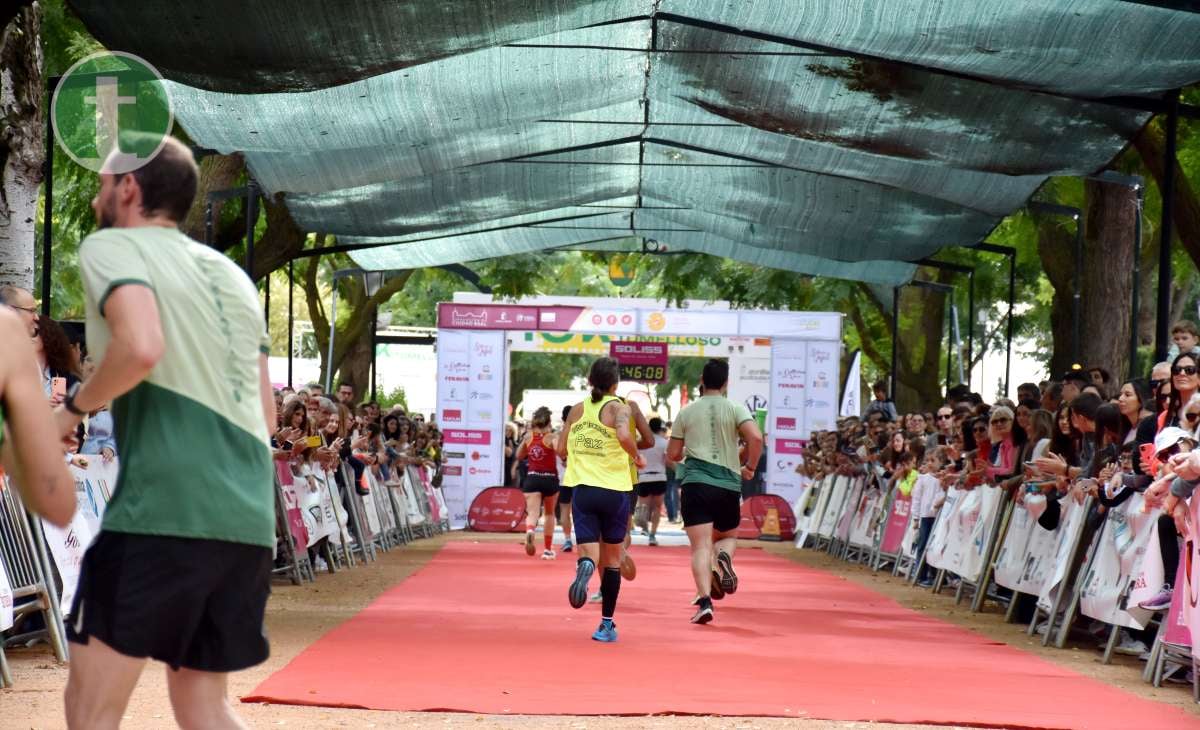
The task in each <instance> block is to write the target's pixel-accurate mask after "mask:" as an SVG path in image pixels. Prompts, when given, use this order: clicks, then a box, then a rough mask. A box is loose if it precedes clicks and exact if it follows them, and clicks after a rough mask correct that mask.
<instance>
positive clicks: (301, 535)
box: [275, 459, 309, 550]
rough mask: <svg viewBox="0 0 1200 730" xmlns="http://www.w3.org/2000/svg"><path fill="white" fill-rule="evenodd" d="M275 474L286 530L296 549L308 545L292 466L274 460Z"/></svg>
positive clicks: (306, 531) (306, 530)
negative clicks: (285, 517) (286, 525)
mask: <svg viewBox="0 0 1200 730" xmlns="http://www.w3.org/2000/svg"><path fill="white" fill-rule="evenodd" d="M275 474H276V476H277V477H278V478H279V491H280V493H281V494H282V495H283V508H284V511H285V512H286V513H287V520H288V531H289V532H291V533H292V542H294V543H295V544H296V549H297V550H302V549H304V548H306V547H308V544H309V543H308V529H307V528H305V526H304V513H303V510H302V509H301V507H300V498H299V496H297V494H296V480H295V478H294V477H293V476H292V467H291V465H289V464H288V462H286V461H280V460H278V459H276V460H275Z"/></svg>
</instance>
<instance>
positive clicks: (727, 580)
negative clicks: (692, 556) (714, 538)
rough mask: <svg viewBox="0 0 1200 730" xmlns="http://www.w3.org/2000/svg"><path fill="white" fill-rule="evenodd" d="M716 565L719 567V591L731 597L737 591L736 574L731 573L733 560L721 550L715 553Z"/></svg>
mask: <svg viewBox="0 0 1200 730" xmlns="http://www.w3.org/2000/svg"><path fill="white" fill-rule="evenodd" d="M717 565H719V566H721V573H722V575H721V590H723V591H725V593H727V594H728V595H731V596H732V595H733V594H734V593H737V589H738V577H737V573H735V572H733V558H731V557H729V553H727V552H725V551H724V550H722V551H721V552H719V553H717Z"/></svg>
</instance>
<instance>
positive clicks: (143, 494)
mask: <svg viewBox="0 0 1200 730" xmlns="http://www.w3.org/2000/svg"><path fill="white" fill-rule="evenodd" d="M110 159H112V158H110ZM196 184H197V170H196V163H195V161H194V160H193V159H192V153H191V151H190V150H189V149H188V148H187V147H185V146H184V145H183V144H181V143H180V142H178V141H177V140H174V139H168V140H167V141H166V143H165V144H164V145H163V147H162V148H161V150H160V151H159V152H158V153H157V155H156V156H155V157H153V158H152V159H151V160H150V161H149V162H147V163H146V164H145V165H144V166H143V167H140V168H138V169H136V170H134V171H132V172H127V173H123V174H108V173H106V172H104V171H102V172H101V173H100V191H99V192H98V193H97V195H96V198H95V199H94V200H93V201H92V208H93V209H94V210H95V212H96V222H97V227H98V229H99V230H97V231H96V232H95V233H93V234H91V235H90V236H88V237H87V238H85V239H84V241H83V243H81V244H80V247H79V266H80V272H81V274H82V278H83V285H84V290H85V294H86V302H87V338H88V346H89V349H90V351H91V353H92V354H93V356H94V357H95V358H96V360H97V362H98V365H97V366H96V369H95V372H94V373H93V375H92V377H91V378H90V379H89V380H88V381H87V383H86V384H84V385H83V386H82V387H78V388H76V389H73V390H72V391H71V392H70V393H68V395H67V398H66V400H65V401H64V402H63V405H62V406H60V407H59V408H58V410H57V412H56V417H57V419H58V425H59V428H60V429H61V431H62V433H64V434H65V433H69V432H72V431H74V429H75V427H76V426H77V425H78V423H79V420H80V418H81V417H82V415H83V414H84V413H87V412H88V411H91V410H93V409H95V408H98V407H99V406H100V405H102V404H104V403H107V402H109V401H113V409H112V410H113V418H114V420H115V424H116V437H117V440H118V441H119V442H120V444H121V470H120V475H119V477H118V480H117V486H116V489H115V491H114V493H113V497H112V500H111V501H110V502H109V504H108V507H107V509H106V510H105V513H104V519H103V522H102V523H101V531H100V535H99V536H98V537H97V538H96V540H95V541H94V542H93V543H92V545H91V547H89V548H88V550H87V553H86V554H85V556H84V559H83V565H82V568H81V573H80V578H79V588H78V590H77V592H76V594H75V603H74V606H72V607H71V610H70V614H69V618H68V622H67V623H68V628H67V638H68V639H69V640H70V641H71V668H70V669H71V671H70V676H69V679H68V681H67V690H66V710H67V724H68V726H70V727H72V728H88V729H89V730H90V729H92V728H110V727H111V728H115V727H117V726H118V724H119V723H120V721H121V717H122V715H123V714H124V711H125V707H126V705H127V704H128V701H129V696H130V693H131V692H132V691H133V688H134V686H135V685H136V684H137V680H138V676H139V675H140V674H141V671H142V668H143V666H144V665H145V663H146V658H147V657H152V658H154V659H158V660H160V661H162V662H164V663H165V664H167V666H168V671H167V687H168V689H169V692H170V696H171V705H172V708H173V709H174V712H175V719H176V722H177V723H178V724H179V725H181V726H183V727H205V728H233V727H243V725H242V724H241V722H240V721H239V720H238V718H237V716H236V715H235V714H234V712H233V709H232V707H231V706H230V704H229V702H228V700H227V698H226V678H227V673H228V672H231V671H237V670H240V669H245V668H247V667H251V666H253V665H255V664H258V663H260V662H262V661H263V660H265V659H266V658H267V653H268V647H267V638H266V636H265V634H264V632H263V612H264V610H265V607H266V601H267V595H268V594H269V593H270V575H271V567H272V549H273V547H274V545H275V511H274V495H273V493H272V467H271V451H270V446H269V442H268V436H267V429H268V424H272V428H273V424H274V423H275V400H274V397H273V394H272V392H271V383H270V380H269V378H268V376H267V357H266V352H267V349H266V348H267V345H268V344H269V342H268V340H267V336H266V330H265V327H264V323H263V315H262V308H261V307H260V306H259V303H258V293H257V291H256V290H255V287H254V284H253V283H252V282H251V281H250V279H249V278H248V277H247V276H246V275H245V273H243V272H242V271H241V270H240V269H239V268H238V267H237V265H236V264H234V263H233V262H232V261H230V260H229V259H228V258H226V257H225V256H223V255H222V254H220V253H218V252H216V251H214V250H212V249H210V248H208V247H207V246H204V245H202V244H199V243H197V242H195V241H193V240H191V239H190V238H188V237H187V236H185V235H183V234H182V233H181V232H180V231H179V228H178V226H179V222H180V221H181V220H183V218H184V216H186V215H187V212H188V209H189V208H190V207H191V204H192V199H193V198H194V197H195V195H196Z"/></svg>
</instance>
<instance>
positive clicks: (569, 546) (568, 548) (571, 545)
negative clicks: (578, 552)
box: [562, 537, 575, 553]
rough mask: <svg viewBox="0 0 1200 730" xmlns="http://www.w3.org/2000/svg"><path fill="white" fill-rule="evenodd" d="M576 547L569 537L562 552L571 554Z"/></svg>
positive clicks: (564, 542) (563, 545)
mask: <svg viewBox="0 0 1200 730" xmlns="http://www.w3.org/2000/svg"><path fill="white" fill-rule="evenodd" d="M574 547H575V543H573V542H571V538H569V537H568V538H567V539H566V540H563V544H562V551H563V552H564V553H569V552H571V550H572V549H573V548H574Z"/></svg>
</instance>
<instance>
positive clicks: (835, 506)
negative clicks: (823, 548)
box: [816, 476, 851, 538]
mask: <svg viewBox="0 0 1200 730" xmlns="http://www.w3.org/2000/svg"><path fill="white" fill-rule="evenodd" d="M850 483H851V482H850V478H849V477H844V476H836V477H834V478H833V484H832V486H831V487H830V488H829V489H826V490H823V491H824V492H825V497H824V500H823V504H821V505H818V506H819V507H820V512H819V513H818V514H819V515H820V516H819V517H818V521H817V530H816V532H817V537H824V538H830V537H833V531H834V529H835V528H837V524H838V518H839V517H841V516H842V507H843V506H844V505H845V501H846V492H847V491H849V489H850Z"/></svg>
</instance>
